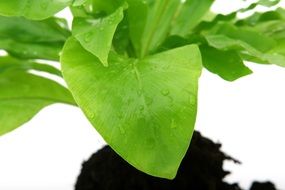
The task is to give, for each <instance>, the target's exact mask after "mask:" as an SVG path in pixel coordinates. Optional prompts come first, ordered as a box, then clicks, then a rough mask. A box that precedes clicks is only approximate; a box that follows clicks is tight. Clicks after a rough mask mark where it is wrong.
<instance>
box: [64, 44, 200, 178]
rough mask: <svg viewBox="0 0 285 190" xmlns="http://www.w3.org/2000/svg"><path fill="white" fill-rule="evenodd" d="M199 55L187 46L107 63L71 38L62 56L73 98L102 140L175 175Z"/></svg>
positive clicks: (188, 131) (139, 164)
mask: <svg viewBox="0 0 285 190" xmlns="http://www.w3.org/2000/svg"><path fill="white" fill-rule="evenodd" d="M201 62H202V61H201V56H200V52H199V49H198V47H197V46H195V45H187V46H184V47H181V48H177V49H173V50H170V51H166V52H163V53H159V54H155V55H152V56H148V57H146V58H144V59H127V58H124V57H120V56H119V55H117V54H115V53H111V54H110V55H109V67H103V66H102V65H101V64H100V61H99V60H98V59H97V58H96V57H95V56H94V55H92V54H91V53H89V52H88V51H86V50H85V49H84V48H83V47H82V46H81V45H80V43H79V42H78V41H76V39H74V38H70V39H69V40H68V41H67V43H66V45H65V47H64V50H63V54H62V57H61V63H62V70H63V75H64V78H65V80H66V81H67V84H68V86H69V88H70V90H71V92H72V94H73V95H74V97H75V100H76V102H77V103H78V105H79V106H80V107H81V109H82V110H83V111H84V112H85V114H86V116H87V117H88V119H89V120H90V122H91V123H92V124H93V126H94V127H95V128H96V129H97V130H98V132H99V133H100V134H101V135H102V136H103V138H104V139H105V140H106V142H107V143H108V144H109V145H110V146H111V147H112V148H113V149H114V150H115V151H116V152H117V153H118V154H119V155H121V156H122V157H123V158H124V159H125V160H127V161H128V162H129V163H130V164H132V165H133V166H135V167H136V168H138V169H140V170H142V171H144V172H146V173H148V174H150V175H153V176H158V177H164V178H170V179H172V178H174V177H175V174H176V171H177V169H178V167H179V164H180V162H181V160H182V158H183V156H184V155H185V153H186V150H187V148H188V146H189V143H190V139H191V135H192V132H193V129H194V124H195V118H196V109H197V89H198V78H199V76H200V74H201V68H202V63H201Z"/></svg>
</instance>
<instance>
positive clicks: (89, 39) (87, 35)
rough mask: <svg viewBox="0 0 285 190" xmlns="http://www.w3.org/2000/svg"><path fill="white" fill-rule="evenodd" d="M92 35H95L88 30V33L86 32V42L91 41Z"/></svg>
mask: <svg viewBox="0 0 285 190" xmlns="http://www.w3.org/2000/svg"><path fill="white" fill-rule="evenodd" d="M92 35H93V33H92V32H88V33H87V34H85V36H84V41H85V42H90V41H91V39H92Z"/></svg>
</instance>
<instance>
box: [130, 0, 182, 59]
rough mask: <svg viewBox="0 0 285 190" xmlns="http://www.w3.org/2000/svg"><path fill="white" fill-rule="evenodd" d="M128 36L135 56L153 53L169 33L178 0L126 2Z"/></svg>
mask: <svg viewBox="0 0 285 190" xmlns="http://www.w3.org/2000/svg"><path fill="white" fill-rule="evenodd" d="M127 2H128V3H129V8H128V19H129V23H130V36H131V39H132V42H133V44H134V47H135V48H136V52H137V56H138V57H144V56H146V55H148V54H150V53H153V52H154V51H155V50H156V48H157V47H158V46H159V45H160V44H161V43H162V42H163V40H164V39H165V38H166V36H167V34H168V33H169V31H170V27H171V24H172V20H173V17H174V15H175V13H176V11H177V9H178V7H179V5H180V4H181V1H180V0H156V1H152V0H146V1H143V0H128V1H127Z"/></svg>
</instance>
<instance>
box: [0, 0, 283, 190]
mask: <svg viewBox="0 0 285 190" xmlns="http://www.w3.org/2000/svg"><path fill="white" fill-rule="evenodd" d="M282 3H283V4H285V2H284V1H283V2H282ZM241 6H242V3H241V1H239V0H218V1H217V2H216V4H215V5H214V7H213V9H214V10H215V11H218V12H224V13H226V12H229V11H231V10H234V9H235V8H238V7H241ZM61 15H69V14H68V12H66V11H64V12H62V13H61ZM248 66H249V67H251V68H252V69H253V71H254V74H252V75H250V76H247V77H244V78H242V79H239V80H237V81H235V82H226V81H224V80H222V79H220V78H219V77H217V76H215V75H213V74H211V73H209V72H207V71H206V70H204V72H203V74H202V77H201V80H200V94H199V112H198V118H197V124H196V129H197V130H200V131H201V132H202V133H203V134H204V135H205V136H207V137H210V138H212V139H214V140H215V141H219V142H222V144H223V150H224V151H225V152H227V153H228V154H229V155H232V156H233V157H235V158H237V159H239V160H241V161H242V165H234V164H232V163H228V162H227V163H226V165H225V168H226V169H228V170H230V171H232V174H231V175H230V176H229V177H227V179H226V180H227V181H230V182H239V183H240V184H241V186H242V187H243V188H247V189H248V187H249V185H250V183H251V182H252V181H253V180H261V181H263V180H271V181H273V182H275V183H276V184H277V187H278V188H279V189H285V163H284V161H285V149H284V144H285V138H284V136H285V115H284V113H285V69H284V68H280V67H277V66H264V65H257V64H248ZM103 144H104V141H103V140H102V139H101V137H100V136H99V135H98V134H97V132H96V131H95V129H94V128H93V127H92V126H91V125H90V124H89V123H88V121H87V119H85V117H84V115H83V114H82V113H81V111H80V110H79V109H78V108H75V107H72V106H67V105H60V104H57V105H53V106H50V107H47V108H46V109H44V110H43V111H41V112H40V113H39V114H38V115H37V116H36V117H35V118H34V119H33V120H32V121H31V122H29V123H27V124H25V125H24V126H22V127H21V128H19V129H17V130H15V131H14V132H12V133H10V134H8V135H5V136H3V137H0V190H72V189H73V185H74V182H75V180H76V177H77V175H78V174H79V170H80V165H81V163H82V161H83V160H86V159H87V158H88V157H89V156H90V155H91V154H92V153H94V152H95V151H96V150H98V148H100V147H102V146H103Z"/></svg>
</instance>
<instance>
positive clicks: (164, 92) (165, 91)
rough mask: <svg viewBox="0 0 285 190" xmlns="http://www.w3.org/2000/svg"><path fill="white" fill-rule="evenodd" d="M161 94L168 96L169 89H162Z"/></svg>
mask: <svg viewBox="0 0 285 190" xmlns="http://www.w3.org/2000/svg"><path fill="white" fill-rule="evenodd" d="M161 94H162V95H163V96H167V95H168V94H169V90H167V89H164V90H161Z"/></svg>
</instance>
